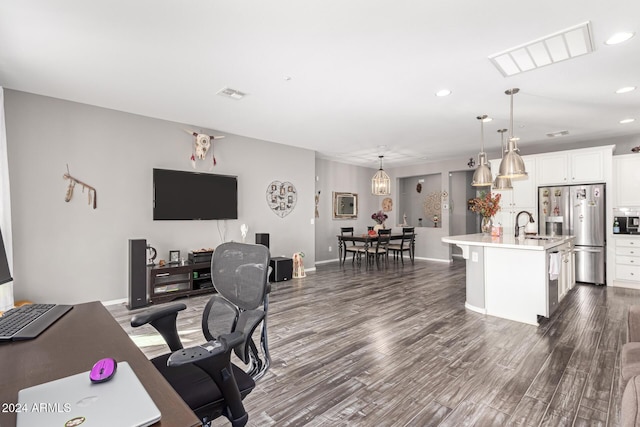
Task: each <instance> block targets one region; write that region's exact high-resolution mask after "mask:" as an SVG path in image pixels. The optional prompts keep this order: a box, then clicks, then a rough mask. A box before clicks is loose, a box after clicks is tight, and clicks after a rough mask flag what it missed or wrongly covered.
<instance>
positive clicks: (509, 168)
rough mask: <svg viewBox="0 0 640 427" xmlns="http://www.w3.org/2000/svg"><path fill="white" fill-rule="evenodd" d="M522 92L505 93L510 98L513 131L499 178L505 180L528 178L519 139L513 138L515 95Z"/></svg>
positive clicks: (514, 90)
mask: <svg viewBox="0 0 640 427" xmlns="http://www.w3.org/2000/svg"><path fill="white" fill-rule="evenodd" d="M518 92H520V89H518V88H513V89H509V90H506V91H505V92H504V93H505V94H507V95H509V96H510V99H511V103H510V108H509V112H510V115H509V117H510V118H509V126H510V129H511V137H509V140H508V141H507V151H506V154H505V155H504V157H503V158H502V161H501V162H500V170H499V172H498V176H501V177H503V178H526V176H527V171H526V170H525V168H524V161H523V160H522V157H520V154H519V151H520V150H518V146H517V144H516V141H517V139H516V138H515V137H514V136H513V95H515V94H516V93H518Z"/></svg>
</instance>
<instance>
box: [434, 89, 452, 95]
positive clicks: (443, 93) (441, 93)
mask: <svg viewBox="0 0 640 427" xmlns="http://www.w3.org/2000/svg"><path fill="white" fill-rule="evenodd" d="M449 95H451V91H450V90H449V89H442V90H439V91H437V92H436V96H449Z"/></svg>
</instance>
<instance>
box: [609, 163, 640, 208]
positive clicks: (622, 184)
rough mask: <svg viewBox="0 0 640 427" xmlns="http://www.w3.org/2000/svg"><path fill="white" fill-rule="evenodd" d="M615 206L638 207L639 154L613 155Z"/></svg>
mask: <svg viewBox="0 0 640 427" xmlns="http://www.w3.org/2000/svg"><path fill="white" fill-rule="evenodd" d="M613 170H614V172H613V173H614V175H613V179H614V182H613V185H614V188H615V201H614V203H615V207H617V208H633V207H640V191H638V185H639V184H640V154H625V155H623V156H614V157H613Z"/></svg>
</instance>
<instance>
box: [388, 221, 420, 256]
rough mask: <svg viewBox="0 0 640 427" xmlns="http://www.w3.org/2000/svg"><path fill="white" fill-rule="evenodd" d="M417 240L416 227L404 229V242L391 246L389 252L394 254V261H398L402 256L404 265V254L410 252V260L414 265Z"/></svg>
mask: <svg viewBox="0 0 640 427" xmlns="http://www.w3.org/2000/svg"><path fill="white" fill-rule="evenodd" d="M415 238H416V234H415V227H403V228H402V240H400V243H399V244H398V243H390V244H389V251H391V252H393V259H394V261H396V260H397V259H398V256H400V260H401V261H402V265H404V252H409V259H410V260H411V264H413V263H414V254H413V246H414V242H415Z"/></svg>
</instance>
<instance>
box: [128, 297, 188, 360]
mask: <svg viewBox="0 0 640 427" xmlns="http://www.w3.org/2000/svg"><path fill="white" fill-rule="evenodd" d="M186 308H187V306H186V305H185V304H182V303H180V304H172V305H169V306H167V307H157V308H152V309H150V310H146V311H143V312H142V313H138V314H136V315H135V316H133V317H132V318H131V326H132V327H134V328H137V327H138V326H142V325H146V324H147V323H148V324H150V325H151V326H153V327H154V328H155V329H156V330H157V331H158V332H159V333H160V335H162V338H164V340H165V342H166V343H167V345H168V346H169V348H170V349H171V351H177V350H180V349H181V348H182V342H181V341H180V337H179V336H178V330H177V329H176V317H177V316H178V312H179V311H182V310H184V309H186Z"/></svg>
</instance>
